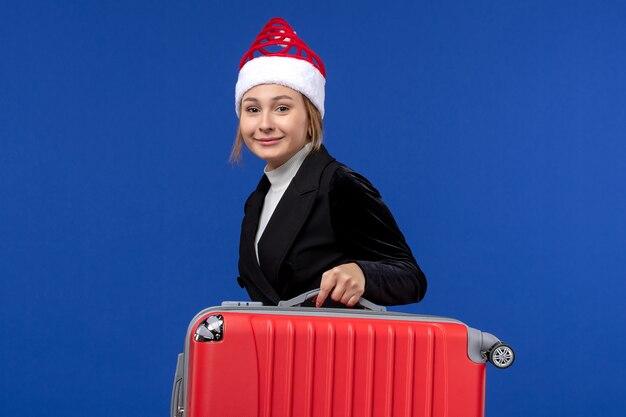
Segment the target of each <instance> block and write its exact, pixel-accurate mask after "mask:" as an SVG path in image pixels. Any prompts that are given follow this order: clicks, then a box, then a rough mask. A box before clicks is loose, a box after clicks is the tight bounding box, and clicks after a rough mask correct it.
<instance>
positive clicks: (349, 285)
mask: <svg viewBox="0 0 626 417" xmlns="http://www.w3.org/2000/svg"><path fill="white" fill-rule="evenodd" d="M331 291H332V293H331ZM364 291H365V275H363V271H362V270H361V268H360V267H359V266H358V265H357V264H355V263H354V262H351V263H349V264H343V265H339V266H336V267H334V268H333V269H331V270H328V271H326V272H324V273H323V274H322V282H321V283H320V293H319V294H318V296H317V300H316V301H315V306H316V307H321V306H322V304H324V301H326V298H327V297H328V295H329V294H330V298H331V300H333V301H337V302H340V303H342V304H345V305H347V306H348V307H352V306H353V305H355V304H356V303H357V301H359V298H361V295H363V292H364Z"/></svg>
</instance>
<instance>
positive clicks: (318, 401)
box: [184, 310, 485, 417]
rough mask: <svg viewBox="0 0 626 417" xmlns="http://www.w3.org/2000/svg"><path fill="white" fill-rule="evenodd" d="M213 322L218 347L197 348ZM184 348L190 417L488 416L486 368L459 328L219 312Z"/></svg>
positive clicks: (377, 318)
mask: <svg viewBox="0 0 626 417" xmlns="http://www.w3.org/2000/svg"><path fill="white" fill-rule="evenodd" d="M211 315H220V316H221V317H222V320H223V334H222V336H221V339H220V340H219V341H211V342H198V341H196V340H195V339H194V333H195V331H196V329H197V327H198V326H200V325H201V323H202V322H203V321H204V320H205V319H206V318H207V317H209V316H211ZM187 343H188V345H187V352H186V358H185V359H186V361H185V362H186V368H185V369H186V375H187V378H186V380H185V392H186V401H185V406H184V408H185V411H184V415H185V416H187V417H212V416H233V417H235V416H242V417H254V416H259V417H261V416H262V417H270V416H272V417H283V416H284V417H286V416H294V417H306V416H315V417H317V416H328V417H330V416H334V417H339V416H341V417H344V416H345V417H351V416H355V417H366V416H373V417H378V416H394V417H395V416H398V417H400V416H403V417H417V416H420V417H431V416H438V417H439V416H454V417H456V416H463V417H473V416H482V415H483V414H484V389H485V364H483V363H475V362H473V361H471V360H470V359H469V358H468V353H467V349H468V336H467V327H466V326H465V325H464V324H462V323H460V322H456V321H454V320H450V321H445V320H441V319H440V320H438V321H427V320H425V319H423V318H422V319H420V320H412V319H410V318H407V316H398V317H394V316H393V315H390V314H384V315H373V314H370V315H368V314H360V315H359V314H349V313H346V314H341V313H336V314H329V315H328V314H324V313H323V312H319V310H317V311H316V312H315V313H311V314H300V313H298V314H289V313H288V312H280V313H278V314H271V313H270V312H260V311H228V310H225V311H219V310H215V311H210V312H207V313H206V314H204V315H201V316H199V318H198V319H197V320H196V321H195V322H194V324H192V326H191V327H190V331H189V334H188V341H187Z"/></svg>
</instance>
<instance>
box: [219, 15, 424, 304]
mask: <svg viewBox="0 0 626 417" xmlns="http://www.w3.org/2000/svg"><path fill="white" fill-rule="evenodd" d="M325 76H326V74H325V69H324V66H323V64H322V61H321V60H320V59H319V57H318V56H317V55H316V54H315V53H314V52H313V51H312V50H311V49H310V48H308V46H307V45H306V44H305V43H304V42H303V41H302V40H300V39H299V37H298V36H297V35H296V33H295V32H294V31H293V29H292V28H291V27H290V26H289V24H287V22H285V21H284V20H282V19H278V18H276V19H272V20H270V21H269V22H268V24H267V25H266V26H265V27H264V28H263V30H262V31H261V33H260V34H259V36H258V37H257V38H256V40H255V41H254V43H253V44H252V46H251V48H250V50H249V51H248V52H247V53H246V54H245V55H244V57H243V58H242V60H241V64H240V72H239V78H238V81H237V86H236V89H235V110H236V112H237V115H238V116H239V128H238V131H237V137H236V139H235V144H234V146H233V152H232V154H231V160H233V161H238V160H239V159H240V158H241V150H242V147H243V144H244V143H245V145H246V147H247V148H248V149H249V150H250V151H251V152H252V153H253V154H254V155H256V156H257V157H259V158H261V159H262V160H264V161H266V162H267V166H266V167H265V172H264V175H263V177H262V178H261V181H260V182H259V185H258V186H257V188H256V190H255V191H254V192H253V193H252V194H251V195H250V197H249V198H248V200H247V202H246V204H245V209H244V219H243V224H242V228H241V241H240V248H239V274H240V276H239V278H238V282H239V284H240V285H241V286H242V287H244V288H246V290H247V291H248V294H249V295H250V297H251V298H252V299H253V300H256V301H262V302H263V303H264V304H268V305H275V304H277V303H278V301H279V300H286V299H289V298H292V297H295V296H297V295H299V294H301V293H304V292H306V291H309V290H312V289H316V288H319V289H320V293H319V295H318V296H317V299H316V301H315V303H316V305H317V306H318V307H319V306H322V305H324V303H327V304H326V305H328V303H332V302H333V301H334V302H335V303H341V304H342V305H345V306H353V305H355V304H356V303H357V301H358V300H359V298H360V297H361V296H363V297H364V298H367V299H369V300H370V301H373V302H375V303H378V304H382V305H394V304H407V303H411V302H417V301H419V300H421V299H422V297H424V293H425V291H426V278H425V277H424V274H423V273H422V271H421V270H420V268H419V266H418V265H417V263H416V261H415V258H414V257H413V255H412V253H411V250H410V249H409V247H408V245H407V243H406V241H405V239H404V236H403V235H402V232H400V230H399V228H398V226H397V224H396V222H395V220H394V218H393V216H392V214H391V212H390V211H389V209H388V208H387V206H386V205H385V204H384V202H383V201H382V199H381V196H380V194H379V193H378V191H377V190H376V189H375V188H374V186H372V184H371V183H370V182H369V181H367V180H366V179H365V178H364V177H363V176H361V175H359V174H358V173H356V172H354V171H353V170H351V169H350V168H348V167H347V166H345V165H343V164H341V163H339V162H337V161H336V160H335V159H334V158H332V157H331V156H330V155H329V154H328V152H327V151H326V149H325V147H324V146H323V145H322V118H323V116H324V86H325V82H326V81H325ZM331 300H332V301H331Z"/></svg>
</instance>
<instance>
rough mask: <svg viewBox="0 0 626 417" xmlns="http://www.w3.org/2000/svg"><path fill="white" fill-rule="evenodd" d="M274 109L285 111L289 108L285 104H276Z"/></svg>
mask: <svg viewBox="0 0 626 417" xmlns="http://www.w3.org/2000/svg"><path fill="white" fill-rule="evenodd" d="M276 110H278V111H280V112H283V111H287V110H289V107H287V106H278V107H277V108H276Z"/></svg>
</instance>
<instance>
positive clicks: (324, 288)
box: [315, 268, 336, 307]
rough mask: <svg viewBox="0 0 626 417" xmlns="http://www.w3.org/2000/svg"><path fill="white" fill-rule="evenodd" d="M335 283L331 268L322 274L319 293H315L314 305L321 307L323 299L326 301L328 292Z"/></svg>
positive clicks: (334, 275)
mask: <svg viewBox="0 0 626 417" xmlns="http://www.w3.org/2000/svg"><path fill="white" fill-rule="evenodd" d="M333 269H334V268H333ZM335 284H336V274H334V273H333V270H332V269H331V270H329V271H326V272H324V274H322V282H321V283H320V293H319V294H317V298H316V300H315V307H321V306H322V305H323V304H324V301H326V298H327V297H328V294H329V293H330V292H331V290H332V289H333V288H335Z"/></svg>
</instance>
